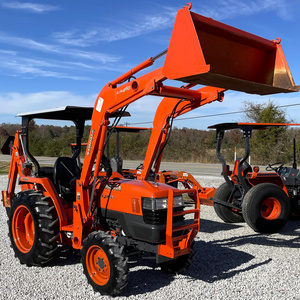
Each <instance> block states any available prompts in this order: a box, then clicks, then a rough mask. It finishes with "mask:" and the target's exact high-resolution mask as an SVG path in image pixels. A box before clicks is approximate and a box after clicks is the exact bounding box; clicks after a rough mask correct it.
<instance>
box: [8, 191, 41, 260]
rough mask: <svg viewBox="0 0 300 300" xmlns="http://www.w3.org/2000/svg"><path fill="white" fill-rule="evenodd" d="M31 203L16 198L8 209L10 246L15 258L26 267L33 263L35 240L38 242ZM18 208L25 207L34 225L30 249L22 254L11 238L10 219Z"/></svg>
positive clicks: (21, 198)
mask: <svg viewBox="0 0 300 300" xmlns="http://www.w3.org/2000/svg"><path fill="white" fill-rule="evenodd" d="M32 204H33V203H32V201H25V200H24V199H23V197H22V196H17V197H16V198H15V199H14V200H13V203H12V206H11V209H10V215H9V221H8V223H9V236H10V240H11V244H12V248H13V250H14V251H15V254H16V256H17V257H18V258H19V260H20V262H21V263H26V264H28V265H31V263H32V262H33V258H34V256H35V250H36V247H37V240H38V230H37V222H38V221H37V216H36V212H35V210H34V209H33V207H32V206H33V205H32ZM19 206H25V207H26V208H27V209H28V211H29V213H30V214H31V217H32V219H33V224H34V231H35V235H34V241H33V244H32V247H31V249H30V250H29V251H28V252H27V253H23V252H21V251H20V250H19V248H18V246H17V245H16V243H15V241H14V237H13V233H12V231H13V229H12V219H13V216H14V213H15V211H16V209H17V208H18V207H19Z"/></svg>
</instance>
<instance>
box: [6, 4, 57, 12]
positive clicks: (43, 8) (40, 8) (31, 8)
mask: <svg viewBox="0 0 300 300" xmlns="http://www.w3.org/2000/svg"><path fill="white" fill-rule="evenodd" d="M1 5H2V6H3V7H5V8H9V9H16V10H24V11H28V12H32V13H37V14H42V13H45V12H49V11H55V10H59V9H60V8H59V6H54V5H49V4H38V3H30V2H18V1H10V2H8V1H5V2H2V3H1Z"/></svg>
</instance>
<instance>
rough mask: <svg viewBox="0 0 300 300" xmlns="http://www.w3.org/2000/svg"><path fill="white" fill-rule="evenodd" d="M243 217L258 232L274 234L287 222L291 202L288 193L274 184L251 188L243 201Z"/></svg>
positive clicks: (262, 184)
mask: <svg viewBox="0 0 300 300" xmlns="http://www.w3.org/2000/svg"><path fill="white" fill-rule="evenodd" d="M242 211H243V216H244V218H245V221H246V223H247V224H248V225H249V226H250V227H251V228H252V229H253V230H254V231H256V232H260V233H274V232H277V231H279V230H280V229H281V228H282V227H283V226H284V225H285V224H286V222H287V220H288V218H289V214H290V200H289V198H288V196H287V195H286V193H285V192H284V191H283V190H282V189H281V188H280V187H279V186H277V185H275V184H272V183H261V184H258V185H256V186H254V187H253V188H251V189H250V190H249V191H248V192H247V194H246V195H245V198H244V200H243V205H242Z"/></svg>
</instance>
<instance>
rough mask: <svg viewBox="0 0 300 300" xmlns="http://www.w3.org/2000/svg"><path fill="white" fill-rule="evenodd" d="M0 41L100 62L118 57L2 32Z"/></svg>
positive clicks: (117, 59) (113, 60) (107, 61)
mask: <svg viewBox="0 0 300 300" xmlns="http://www.w3.org/2000/svg"><path fill="white" fill-rule="evenodd" d="M0 42H2V43H5V44H9V45H13V46H18V47H22V48H26V49H32V50H37V51H40V52H46V53H55V54H59V55H63V56H68V57H76V58H84V59H87V60H92V61H98V62H101V63H111V62H117V61H119V59H120V57H118V56H115V55H110V54H106V53H101V52H90V51H81V50H76V49H68V48H64V47H59V46H57V45H51V44H45V43H40V42H37V41H35V40H32V39H28V38H20V37H16V36H11V35H7V34H5V33H3V32H0Z"/></svg>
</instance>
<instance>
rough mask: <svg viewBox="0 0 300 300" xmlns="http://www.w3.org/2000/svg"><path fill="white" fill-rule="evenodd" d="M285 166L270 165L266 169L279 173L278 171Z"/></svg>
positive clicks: (282, 164) (281, 163)
mask: <svg viewBox="0 0 300 300" xmlns="http://www.w3.org/2000/svg"><path fill="white" fill-rule="evenodd" d="M276 165H278V166H277V167H275V166H276ZM283 166H284V163H283V162H277V163H274V164H268V166H267V167H266V171H275V172H276V173H278V171H279V170H280V169H281V168H282V167H283Z"/></svg>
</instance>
